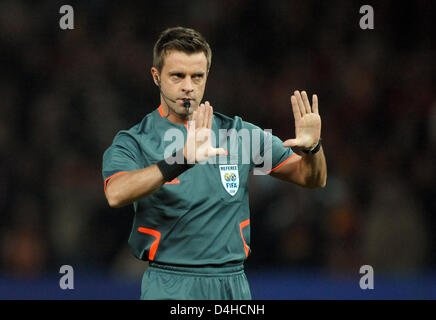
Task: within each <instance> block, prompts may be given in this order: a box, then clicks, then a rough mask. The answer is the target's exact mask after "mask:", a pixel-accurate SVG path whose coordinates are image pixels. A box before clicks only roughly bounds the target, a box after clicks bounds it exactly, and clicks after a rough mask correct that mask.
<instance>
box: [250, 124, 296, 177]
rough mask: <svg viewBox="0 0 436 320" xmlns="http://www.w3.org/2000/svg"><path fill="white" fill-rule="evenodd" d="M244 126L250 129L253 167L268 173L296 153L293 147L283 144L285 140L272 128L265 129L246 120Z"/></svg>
mask: <svg viewBox="0 0 436 320" xmlns="http://www.w3.org/2000/svg"><path fill="white" fill-rule="evenodd" d="M243 127H244V128H246V129H248V130H250V136H251V140H252V141H251V143H252V145H251V148H252V156H253V167H254V168H256V169H257V171H258V172H263V173H265V174H268V173H270V172H271V171H274V170H276V169H278V168H279V167H280V166H281V165H282V164H284V163H285V162H286V161H288V160H289V159H291V158H292V157H293V156H294V155H295V153H294V151H293V150H292V149H291V148H289V147H284V146H283V141H282V140H281V139H280V138H279V137H277V136H275V135H273V134H272V131H271V130H263V129H261V128H260V127H258V126H256V125H253V124H251V123H249V122H246V121H244V122H243Z"/></svg>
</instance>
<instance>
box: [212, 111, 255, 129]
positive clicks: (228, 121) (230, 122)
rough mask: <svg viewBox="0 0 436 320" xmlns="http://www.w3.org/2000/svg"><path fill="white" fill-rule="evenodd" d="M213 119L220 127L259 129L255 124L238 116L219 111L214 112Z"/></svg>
mask: <svg viewBox="0 0 436 320" xmlns="http://www.w3.org/2000/svg"><path fill="white" fill-rule="evenodd" d="M213 114H214V116H215V117H214V120H215V121H216V122H217V125H218V127H219V128H220V129H221V128H222V129H231V128H233V129H236V130H240V129H260V128H259V127H258V126H256V125H255V124H252V123H250V122H248V121H244V120H243V119H242V118H241V117H239V116H234V117H229V116H226V115H224V114H222V113H219V112H214V113H213Z"/></svg>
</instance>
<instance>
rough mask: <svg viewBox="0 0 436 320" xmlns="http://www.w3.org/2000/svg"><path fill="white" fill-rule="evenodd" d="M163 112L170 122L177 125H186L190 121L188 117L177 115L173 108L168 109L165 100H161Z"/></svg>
mask: <svg viewBox="0 0 436 320" xmlns="http://www.w3.org/2000/svg"><path fill="white" fill-rule="evenodd" d="M161 106H162V111H163V114H164V115H165V117H166V118H167V119H168V121H170V122H172V123H176V124H184V123H186V121H187V120H188V119H187V118H186V117H183V116H181V115H179V114H177V113H175V112H174V111H173V110H171V108H169V107H168V105H167V104H166V102H165V100H164V99H161Z"/></svg>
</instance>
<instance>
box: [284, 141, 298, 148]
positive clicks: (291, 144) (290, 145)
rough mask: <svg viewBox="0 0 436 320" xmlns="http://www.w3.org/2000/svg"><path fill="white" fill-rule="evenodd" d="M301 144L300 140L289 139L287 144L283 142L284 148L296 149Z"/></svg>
mask: <svg viewBox="0 0 436 320" xmlns="http://www.w3.org/2000/svg"><path fill="white" fill-rule="evenodd" d="M299 142H300V141H299V140H298V139H288V140H286V141H285V142H283V146H284V147H295V146H298V144H299Z"/></svg>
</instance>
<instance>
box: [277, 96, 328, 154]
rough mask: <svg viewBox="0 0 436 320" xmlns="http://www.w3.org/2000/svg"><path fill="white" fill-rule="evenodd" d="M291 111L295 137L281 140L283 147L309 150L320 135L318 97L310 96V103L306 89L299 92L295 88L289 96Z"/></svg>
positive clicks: (315, 143) (316, 142)
mask: <svg viewBox="0 0 436 320" xmlns="http://www.w3.org/2000/svg"><path fill="white" fill-rule="evenodd" d="M291 104H292V112H293V114H294V120H295V139H289V140H286V141H285V142H283V146H284V147H291V148H295V150H298V149H300V150H305V151H308V150H311V149H313V148H314V147H315V146H316V145H317V144H318V141H319V139H320V137H321V117H320V116H319V112H318V97H317V96H316V94H314V95H313V96H312V106H311V105H310V102H309V99H308V97H307V94H306V91H302V92H301V94H300V92H299V91H298V90H297V91H295V92H294V94H293V95H292V96H291Z"/></svg>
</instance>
